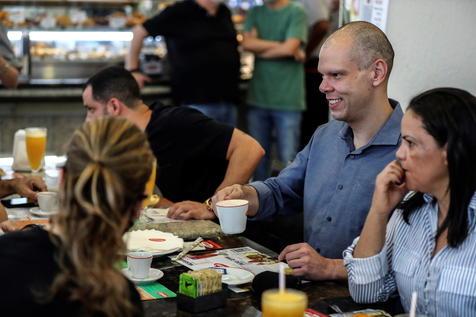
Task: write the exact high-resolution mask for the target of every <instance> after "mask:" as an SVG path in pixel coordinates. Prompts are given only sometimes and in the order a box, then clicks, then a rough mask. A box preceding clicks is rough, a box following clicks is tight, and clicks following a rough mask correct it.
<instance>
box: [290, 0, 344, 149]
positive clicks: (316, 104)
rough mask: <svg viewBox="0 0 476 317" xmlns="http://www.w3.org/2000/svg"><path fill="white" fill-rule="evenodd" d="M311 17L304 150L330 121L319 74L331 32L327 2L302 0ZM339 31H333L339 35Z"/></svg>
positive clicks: (309, 22)
mask: <svg viewBox="0 0 476 317" xmlns="http://www.w3.org/2000/svg"><path fill="white" fill-rule="evenodd" d="M299 2H300V3H302V5H303V7H304V11H305V12H306V15H307V25H308V37H307V45H306V50H305V51H306V62H305V63H304V73H305V85H306V110H305V111H304V112H303V115H302V121H301V135H300V146H299V148H300V149H302V148H303V147H304V146H306V144H307V143H308V142H309V140H310V139H311V137H312V135H313V134H314V131H316V128H317V127H318V126H320V125H321V124H324V123H326V122H327V121H329V108H328V107H327V100H326V95H325V94H323V93H321V92H320V91H319V89H316V87H319V85H320V84H321V81H322V76H321V74H319V71H318V70H317V65H318V64H319V52H320V50H321V45H322V44H323V43H324V39H325V37H326V35H327V34H328V33H331V32H329V29H330V21H329V8H328V6H327V1H326V0H299ZM336 29H337V28H335V29H333V30H332V31H335V30H336Z"/></svg>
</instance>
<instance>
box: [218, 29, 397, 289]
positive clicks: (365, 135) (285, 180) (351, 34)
mask: <svg viewBox="0 0 476 317" xmlns="http://www.w3.org/2000/svg"><path fill="white" fill-rule="evenodd" d="M393 57H394V52H393V48H392V45H391V44H390V42H389V41H388V39H387V37H386V36H385V34H384V33H383V32H382V31H381V30H380V29H378V28H377V27H375V26H374V25H372V24H370V23H367V22H353V23H349V24H347V25H346V26H344V27H342V28H340V29H339V30H337V31H336V32H334V33H333V34H332V35H331V36H330V37H329V38H328V39H327V40H326V42H325V43H324V44H323V46H322V48H321V51H320V54H319V67H318V68H319V72H320V73H321V74H322V76H323V80H322V83H321V85H320V87H319V89H320V91H321V92H323V93H324V94H325V95H326V99H327V101H328V106H329V110H330V113H331V115H332V116H333V118H334V119H335V120H332V121H330V122H329V123H327V124H326V125H323V126H321V127H319V128H318V129H317V130H316V131H315V133H314V135H313V136H312V138H311V140H310V141H309V143H308V144H307V146H306V147H305V148H304V149H303V150H302V151H301V152H300V153H298V154H297V156H296V158H295V159H294V161H293V162H292V164H291V165H289V166H288V167H287V168H286V169H284V170H283V171H282V172H281V173H280V174H279V176H278V177H276V178H270V179H267V180H265V181H263V182H254V183H251V184H248V185H232V186H229V187H226V188H224V189H223V190H221V191H219V192H218V193H217V194H216V195H215V196H214V197H213V201H214V202H215V201H218V200H222V199H233V198H244V199H248V200H249V201H250V208H249V210H248V217H250V218H252V219H256V220H259V219H265V218H268V217H271V216H273V215H276V214H278V213H279V214H282V213H296V212H299V211H301V210H303V211H304V241H305V242H304V243H298V244H292V245H288V246H287V247H285V248H284V250H283V251H282V252H281V254H280V255H279V258H280V260H285V261H287V263H288V264H289V266H290V267H292V268H293V272H294V274H295V275H297V276H303V277H304V278H306V279H312V280H323V279H325V280H328V279H344V278H346V272H345V270H344V265H343V261H342V251H343V250H344V249H345V248H346V247H347V246H348V245H350V243H351V242H352V241H353V239H354V238H355V237H357V236H358V235H359V234H360V231H361V229H362V226H363V223H364V221H365V217H366V215H367V212H368V210H369V207H370V202H371V198H372V197H371V195H372V192H373V187H374V183H375V177H376V175H377V174H378V173H379V172H380V171H381V170H382V169H383V167H384V166H385V165H386V164H387V163H388V162H390V161H391V160H393V159H394V158H395V152H396V150H397V147H398V145H399V143H400V121H401V118H402V110H401V108H400V105H399V104H398V103H397V102H396V101H394V100H390V99H388V96H387V84H388V78H389V75H390V72H391V69H392V64H393Z"/></svg>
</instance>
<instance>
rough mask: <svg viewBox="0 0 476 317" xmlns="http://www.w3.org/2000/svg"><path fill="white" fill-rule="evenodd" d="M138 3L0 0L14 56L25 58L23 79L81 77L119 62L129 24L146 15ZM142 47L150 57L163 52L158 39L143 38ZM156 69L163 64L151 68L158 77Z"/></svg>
mask: <svg viewBox="0 0 476 317" xmlns="http://www.w3.org/2000/svg"><path fill="white" fill-rule="evenodd" d="M3 3H5V2H3ZM41 3H42V2H40V4H41ZM138 3H139V1H135V0H131V1H121V0H118V1H117V2H113V1H103V2H101V1H95V2H91V1H87V0H78V1H75V2H74V3H67V2H64V1H57V2H55V1H48V4H47V5H46V4H44V2H43V6H42V5H39V4H36V3H35V2H32V3H30V4H28V2H22V3H21V4H22V5H18V4H12V2H8V5H7V4H4V5H2V0H0V22H1V23H3V24H4V25H5V26H6V27H7V28H8V29H9V31H8V38H9V39H10V41H11V42H12V46H13V47H14V50H15V54H16V55H17V56H19V57H22V59H23V60H24V62H23V64H24V67H23V69H22V78H25V79H26V80H24V81H28V82H30V83H49V82H54V83H61V82H62V81H69V82H71V81H74V80H77V81H81V80H83V81H84V79H86V78H88V77H90V76H91V75H92V74H94V73H95V72H96V71H97V70H98V69H100V68H102V67H106V66H108V65H112V64H121V63H123V61H124V58H125V55H126V53H127V50H128V48H129V42H130V40H131V39H132V31H131V28H132V27H133V26H135V25H137V24H140V23H143V22H144V21H145V19H146V18H147V17H146V16H145V15H144V14H143V13H142V12H140V11H138V10H137V9H138V8H139V7H140V6H139V5H137V4H138ZM102 4H103V5H102ZM151 12H154V10H151ZM146 47H147V50H146V52H147V54H148V55H151V54H157V55H156V56H158V57H157V58H158V59H162V58H163V56H164V55H165V44H164V43H163V42H162V41H161V39H160V38H157V39H152V38H151V39H147V45H146ZM157 70H160V71H162V68H160V69H158V68H157V67H156V68H154V71H155V73H154V75H160V72H159V73H158V72H157Z"/></svg>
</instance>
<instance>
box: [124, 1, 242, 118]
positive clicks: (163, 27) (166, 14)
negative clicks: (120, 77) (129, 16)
mask: <svg viewBox="0 0 476 317" xmlns="http://www.w3.org/2000/svg"><path fill="white" fill-rule="evenodd" d="M158 35H161V36H164V37H165V42H166V45H167V59H168V61H169V62H170V81H171V88H172V97H173V99H174V101H175V104H176V105H185V106H190V107H193V108H195V109H198V110H200V111H201V112H202V113H204V114H205V115H207V116H208V117H210V118H213V119H215V120H218V121H221V122H225V123H228V124H231V125H232V126H236V120H237V113H236V112H237V110H236V104H238V102H239V90H238V84H239V80H240V55H239V53H238V42H237V39H236V31H235V27H234V25H233V22H232V21H231V13H230V10H229V9H228V8H227V7H226V5H225V4H224V3H222V2H221V1H216V0H186V1H178V2H176V3H175V4H173V5H171V6H169V7H167V8H165V9H164V10H163V11H162V12H160V13H159V14H157V15H156V16H154V17H152V18H151V19H149V20H147V21H146V22H145V23H144V24H143V25H138V26H136V27H134V29H133V38H132V41H131V47H130V50H129V54H128V55H127V58H126V68H127V69H128V70H130V71H131V72H132V74H133V75H134V77H135V78H136V80H137V82H138V83H139V85H140V86H141V87H142V86H143V85H144V82H147V81H150V78H148V77H147V76H145V75H144V74H142V73H141V72H140V70H139V54H140V51H141V49H142V43H143V41H144V38H145V37H147V36H158Z"/></svg>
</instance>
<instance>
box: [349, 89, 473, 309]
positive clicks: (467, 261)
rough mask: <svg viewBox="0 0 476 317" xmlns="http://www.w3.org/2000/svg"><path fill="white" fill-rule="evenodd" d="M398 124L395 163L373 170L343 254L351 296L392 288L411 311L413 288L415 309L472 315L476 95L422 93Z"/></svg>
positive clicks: (372, 297) (361, 298) (371, 298)
mask: <svg viewBox="0 0 476 317" xmlns="http://www.w3.org/2000/svg"><path fill="white" fill-rule="evenodd" d="M401 129H402V139H403V140H402V145H401V146H400V149H399V150H398V152H397V161H394V162H392V163H390V164H389V165H388V166H387V167H386V168H385V169H384V170H383V171H382V172H381V173H380V174H379V175H378V177H377V180H376V185H375V191H374V197H373V201H372V206H371V209H370V211H369V214H368V217H367V220H366V223H365V225H364V229H363V231H362V234H361V236H360V238H358V239H356V241H354V243H353V244H352V245H351V246H350V247H349V248H348V249H347V250H346V251H345V252H344V261H345V264H346V268H347V272H348V275H349V288H350V292H351V295H352V297H353V298H354V300H356V301H358V302H367V303H368V302H377V301H385V300H386V299H387V298H388V297H389V295H391V294H392V293H394V292H395V291H398V293H399V295H400V298H401V302H402V305H403V307H404V309H405V310H406V311H409V310H410V302H411V294H412V292H417V295H418V304H417V312H418V313H421V314H425V315H427V316H459V317H462V316H468V317H469V316H476V195H475V191H476V166H475V164H476V97H474V96H473V95H471V94H469V93H467V92H465V91H462V90H459V89H453V88H439V89H433V90H430V91H427V92H425V93H423V94H421V95H419V96H417V97H415V98H413V100H412V101H411V102H410V105H409V106H408V109H407V112H406V113H405V115H404V117H403V121H402V128H401ZM405 195H406V196H405ZM404 197H405V199H403V198H404ZM402 199H403V202H401V201H402ZM399 203H400V205H399ZM397 205H399V206H398V209H396V210H395V211H394V212H393V210H394V209H395V207H396V206H397ZM392 212H393V214H392ZM389 217H390V221H388V219H389ZM387 222H388V224H387Z"/></svg>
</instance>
